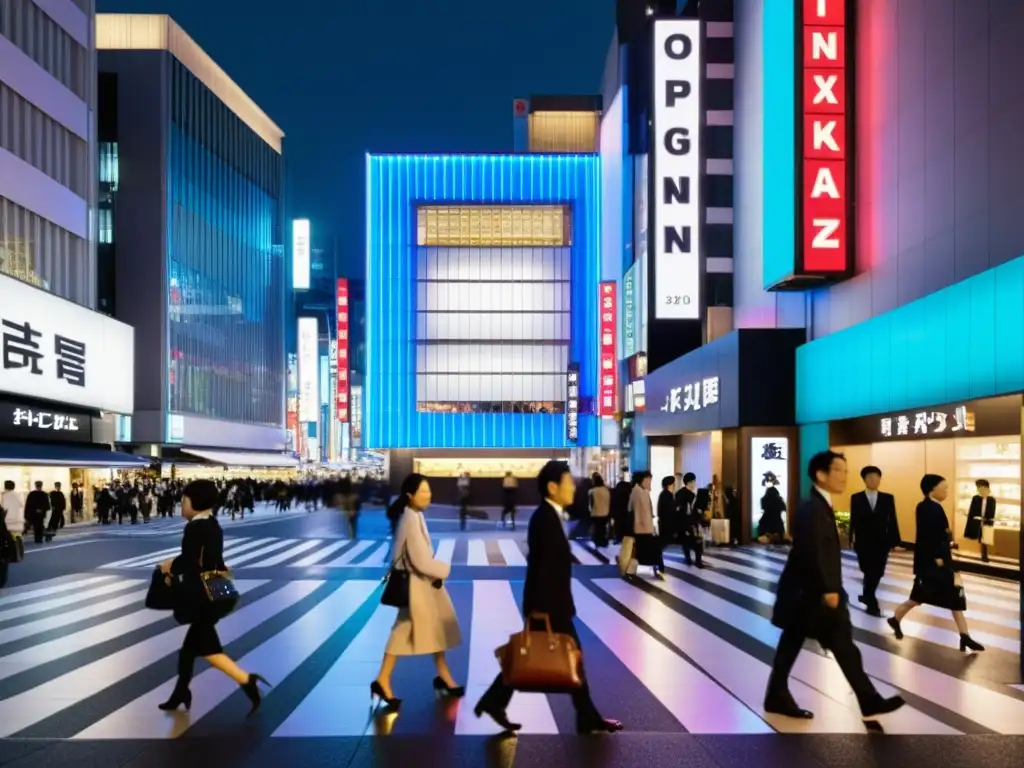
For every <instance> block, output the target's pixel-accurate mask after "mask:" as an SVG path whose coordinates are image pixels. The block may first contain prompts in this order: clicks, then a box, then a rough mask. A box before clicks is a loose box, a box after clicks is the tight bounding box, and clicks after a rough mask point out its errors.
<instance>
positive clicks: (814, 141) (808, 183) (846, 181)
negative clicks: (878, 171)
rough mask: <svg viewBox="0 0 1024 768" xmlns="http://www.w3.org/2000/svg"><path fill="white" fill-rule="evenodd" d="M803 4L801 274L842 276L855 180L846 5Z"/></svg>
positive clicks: (826, 0) (838, 0) (822, 0)
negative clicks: (850, 140) (851, 158)
mask: <svg viewBox="0 0 1024 768" xmlns="http://www.w3.org/2000/svg"><path fill="white" fill-rule="evenodd" d="M802 2H803V16H802V18H801V30H800V38H799V39H800V40H801V47H802V49H803V55H802V62H801V63H802V72H801V78H800V83H799V85H800V91H798V92H802V94H803V96H802V99H801V101H800V103H799V106H798V109H801V110H802V114H801V122H800V125H801V133H802V138H801V143H802V145H803V146H802V151H801V154H800V156H801V158H802V162H803V169H802V177H803V181H802V184H803V187H802V191H801V199H800V206H799V207H798V210H802V221H801V222H800V227H801V233H802V238H803V258H802V264H801V267H802V269H801V272H803V273H807V274H817V275H828V274H843V273H845V272H847V271H848V269H849V251H850V246H849V241H848V239H849V230H850V226H849V223H850V193H851V189H852V187H851V184H850V182H851V177H852V175H853V174H852V168H853V166H852V164H851V163H849V162H848V154H849V153H848V138H849V134H850V120H849V110H848V103H847V102H848V97H849V88H848V70H849V68H848V67H847V58H846V57H847V42H848V41H847V39H846V28H847V24H846V5H847V0H802Z"/></svg>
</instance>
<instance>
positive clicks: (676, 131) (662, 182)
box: [648, 19, 702, 320]
mask: <svg viewBox="0 0 1024 768" xmlns="http://www.w3.org/2000/svg"><path fill="white" fill-rule="evenodd" d="M701 59H702V55H701V28H700V21H698V20H696V19H669V20H664V21H658V22H655V24H654V88H653V96H652V98H653V99H654V136H653V144H652V157H653V162H654V168H653V172H652V174H651V175H652V176H653V178H654V186H653V187H652V190H651V194H652V200H651V202H652V203H653V209H654V210H653V214H654V229H653V232H654V236H653V238H652V239H651V242H650V243H649V244H648V250H649V251H650V252H652V253H653V254H654V290H655V292H656V294H655V295H656V296H657V303H656V304H655V308H654V318H655V319H656V320H699V319H700V279H701V271H700V243H701V199H700V179H701V154H702V153H701V140H700V139H701V135H700V133H701V123H702V119H701V103H700V89H701Z"/></svg>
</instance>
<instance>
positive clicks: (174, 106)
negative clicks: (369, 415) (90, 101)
mask: <svg viewBox="0 0 1024 768" xmlns="http://www.w3.org/2000/svg"><path fill="white" fill-rule="evenodd" d="M96 37H97V47H98V48H99V57H98V58H99V94H100V96H99V103H100V107H99V113H100V120H99V132H100V148H99V149H100V159H101V162H100V169H99V180H100V194H101V201H100V211H99V227H98V230H99V239H100V270H99V271H100V277H101V279H100V288H99V293H100V301H101V302H102V303H103V304H104V305H105V306H109V307H111V309H112V311H113V313H114V314H115V315H116V316H117V317H118V318H120V319H122V320H125V321H126V322H128V323H130V324H132V325H133V326H135V328H136V359H137V365H136V371H135V384H136V393H137V394H136V408H135V416H134V420H133V434H132V443H133V444H134V450H135V451H136V452H137V453H145V454H146V455H149V456H153V457H159V458H160V459H161V460H162V461H163V462H164V463H195V462H197V461H207V462H211V463H213V464H217V465H229V466H232V465H233V466H239V467H260V466H280V465H282V463H284V464H288V463H290V462H292V461H293V460H291V459H289V458H286V457H282V455H281V452H282V451H283V450H285V424H284V415H285V403H284V392H285V314H286V294H285V290H286V282H287V280H286V275H287V273H286V268H285V263H284V256H283V248H282V244H283V237H284V234H283V233H284V227H283V218H282V217H283V210H282V196H283V170H284V162H283V156H282V150H283V139H284V134H283V132H282V131H281V129H280V128H278V126H277V125H275V124H274V122H273V120H271V119H270V118H269V117H268V116H267V115H266V114H265V113H264V112H263V110H261V109H260V108H259V107H258V106H257V105H256V103H255V102H254V101H253V100H252V99H251V98H249V97H248V96H247V95H246V94H245V93H244V92H243V91H242V89H241V88H239V87H238V85H236V84H235V83H234V82H233V81H232V80H231V78H230V77H229V76H228V75H227V74H226V73H225V72H224V71H223V70H222V69H221V68H220V67H219V66H217V64H216V63H215V62H214V61H213V59H212V58H211V57H210V56H209V55H207V54H206V53H205V52H204V51H203V50H202V49H201V48H200V47H199V46H198V45H197V44H196V43H195V42H194V41H193V40H192V39H191V38H190V37H189V36H188V35H187V34H186V33H185V32H184V31H183V30H182V29H181V27H179V26H178V25H177V24H176V23H175V22H174V21H173V20H172V19H171V18H170V17H168V16H162V15H120V14H117V15H108V14H100V15H99V16H97V23H96Z"/></svg>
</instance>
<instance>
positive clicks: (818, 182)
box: [811, 168, 839, 200]
mask: <svg viewBox="0 0 1024 768" xmlns="http://www.w3.org/2000/svg"><path fill="white" fill-rule="evenodd" d="M817 197H831V198H832V199H833V200H838V199H839V187H837V186H836V180H835V178H834V177H833V176H832V171H831V170H829V169H828V168H819V169H818V173H817V175H816V176H815V177H814V187H813V188H812V189H811V199H812V200H813V199H815V198H817Z"/></svg>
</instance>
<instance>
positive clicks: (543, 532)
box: [473, 461, 622, 733]
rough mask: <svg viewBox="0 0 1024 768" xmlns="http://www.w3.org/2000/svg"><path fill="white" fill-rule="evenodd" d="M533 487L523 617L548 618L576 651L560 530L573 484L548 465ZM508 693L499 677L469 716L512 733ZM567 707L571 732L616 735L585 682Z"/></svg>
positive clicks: (561, 465) (566, 552) (563, 471)
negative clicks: (536, 491)
mask: <svg viewBox="0 0 1024 768" xmlns="http://www.w3.org/2000/svg"><path fill="white" fill-rule="evenodd" d="M537 484H538V485H539V486H540V492H541V495H542V496H543V497H544V501H542V502H541V504H540V506H539V507H537V509H536V511H534V513H533V516H532V517H531V518H530V526H529V530H528V532H527V543H528V545H529V554H528V555H527V557H526V584H525V585H524V587H523V614H524V615H525V616H529V615H530V614H531V613H546V614H548V616H549V618H550V619H551V630H552V631H553V632H555V633H558V634H565V635H569V636H570V637H572V638H573V639H574V640H575V641H576V644H577V645H579V635H577V634H576V628H575V627H574V626H573V618H574V617H575V616H576V604H575V603H574V602H573V599H572V553H571V550H570V549H569V540H568V539H567V538H566V535H565V528H564V527H563V523H564V514H565V513H564V510H565V509H566V508H567V507H568V506H569V505H570V504H572V502H573V496H574V493H575V490H576V483H575V481H574V480H573V477H572V471H571V470H570V469H569V465H568V464H566V463H565V462H564V461H549V462H548V463H547V464H545V465H544V467H543V468H542V469H541V471H540V474H539V475H538V476H537ZM513 692H514V691H513V689H511V688H509V687H508V686H506V685H505V684H504V682H503V680H502V676H501V673H500V672H499V673H498V676H497V677H496V678H495V679H494V682H493V683H492V684H491V687H490V688H488V689H487V692H486V693H484V695H483V696H482V697H481V698H480V701H479V702H478V703H477V705H476V708H475V709H474V710H473V711H474V713H475V714H476V716H477V717H480V716H481V715H484V714H486V715H488V716H489V717H490V718H491V719H492V720H494V722H496V723H497V724H498V725H499V726H501V728H503V729H504V730H506V731H518V730H519V729H520V728H522V725H521V724H519V723H513V722H511V721H510V720H509V719H508V714H507V712H506V710H507V709H508V705H509V702H510V701H511V700H512V694H513ZM572 703H573V707H575V709H576V730H577V732H579V733H614V732H616V731H621V730H622V723H620V722H618V721H617V720H606V719H605V718H603V717H601V715H600V713H599V712H598V710H597V707H596V706H594V702H593V701H592V700H591V698H590V687H589V686H588V685H587V682H586V678H584V680H583V686H582V687H581V688H579V689H577V690H576V691H573V693H572Z"/></svg>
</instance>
